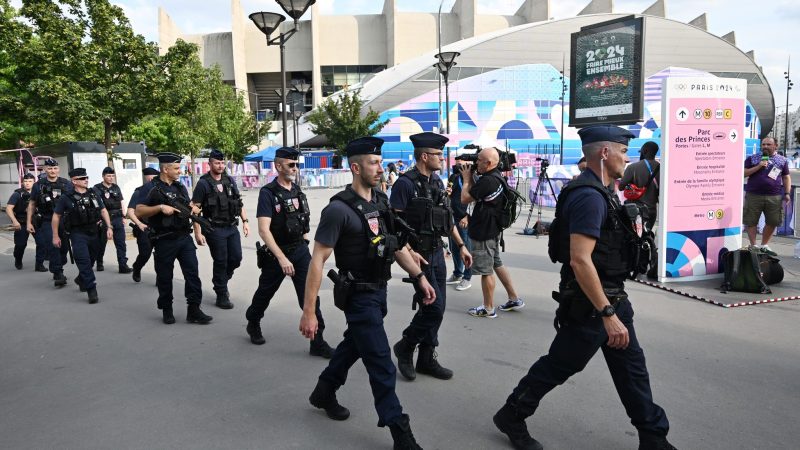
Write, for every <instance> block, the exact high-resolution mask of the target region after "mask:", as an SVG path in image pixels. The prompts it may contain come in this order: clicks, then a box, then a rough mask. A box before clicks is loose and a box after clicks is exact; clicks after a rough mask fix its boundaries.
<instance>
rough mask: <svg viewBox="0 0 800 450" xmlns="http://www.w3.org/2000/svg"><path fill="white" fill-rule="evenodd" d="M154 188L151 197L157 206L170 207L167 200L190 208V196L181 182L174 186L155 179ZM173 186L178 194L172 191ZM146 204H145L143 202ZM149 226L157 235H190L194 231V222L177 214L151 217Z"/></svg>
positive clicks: (159, 214) (176, 182) (175, 183)
mask: <svg viewBox="0 0 800 450" xmlns="http://www.w3.org/2000/svg"><path fill="white" fill-rule="evenodd" d="M152 183H153V188H152V189H151V190H150V194H149V195H151V196H153V198H154V200H155V201H156V202H157V204H164V205H168V204H169V202H168V201H167V199H171V200H175V201H178V202H180V203H182V204H184V205H186V207H188V206H189V194H188V192H186V189H185V188H183V185H182V184H180V182H179V181H175V182H174V183H173V184H172V185H167V184H166V183H164V182H163V181H162V180H161V179H160V178H153V181H152ZM172 186H176V187H177V188H178V192H175V191H174V190H173V189H172ZM143 203H144V202H143ZM149 225H150V226H151V227H152V228H153V230H154V232H155V233H156V234H163V233H175V232H180V233H190V232H191V230H192V222H191V220H190V218H189V217H180V216H179V215H178V214H177V213H175V214H172V215H170V216H167V215H165V214H161V213H158V214H155V215H153V216H151V217H150V219H149Z"/></svg>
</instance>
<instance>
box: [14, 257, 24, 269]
mask: <svg viewBox="0 0 800 450" xmlns="http://www.w3.org/2000/svg"><path fill="white" fill-rule="evenodd" d="M14 267H16V268H17V270H22V260H21V259H16V258H14Z"/></svg>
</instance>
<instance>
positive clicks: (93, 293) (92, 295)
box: [87, 287, 100, 303]
mask: <svg viewBox="0 0 800 450" xmlns="http://www.w3.org/2000/svg"><path fill="white" fill-rule="evenodd" d="M87 292H88V294H89V303H97V302H98V301H100V299H99V298H98V297H97V288H96V287H93V288H90V289H88V290H87Z"/></svg>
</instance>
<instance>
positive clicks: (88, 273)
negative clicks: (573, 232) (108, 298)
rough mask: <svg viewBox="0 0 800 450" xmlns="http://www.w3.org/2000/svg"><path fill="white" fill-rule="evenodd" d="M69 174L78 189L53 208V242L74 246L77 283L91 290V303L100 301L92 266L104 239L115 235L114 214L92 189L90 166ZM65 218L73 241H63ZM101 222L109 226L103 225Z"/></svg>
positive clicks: (84, 288) (106, 239)
mask: <svg viewBox="0 0 800 450" xmlns="http://www.w3.org/2000/svg"><path fill="white" fill-rule="evenodd" d="M69 177H70V178H71V179H72V184H73V186H74V189H73V190H72V191H71V192H69V193H67V194H65V195H62V196H61V198H59V200H58V203H57V204H56V206H55V208H54V209H53V220H52V221H51V226H52V228H53V245H54V246H55V247H57V248H61V247H64V246H67V245H71V246H72V254H73V256H74V258H75V265H77V266H78V273H79V274H78V276H77V277H76V278H75V284H77V285H78V288H79V289H80V290H81V292H86V293H87V295H88V296H89V303H97V302H98V297H97V283H96V279H95V276H94V272H93V271H92V266H93V265H94V258H95V255H97V254H98V251H99V250H98V247H99V246H100V245H101V244H100V242H101V241H102V242H106V241H108V240H110V239H112V238H113V237H114V235H113V232H112V231H111V217H109V214H108V211H107V210H106V208H105V204H103V199H102V197H101V196H100V194H98V193H97V191H95V190H93V189H89V176H88V175H87V174H86V169H84V168H82V167H77V168H75V169H72V170H70V171H69ZM62 217H63V218H64V224H63V228H64V230H65V231H66V234H67V236H68V238H69V243H65V242H62V240H61V237H60V236H59V233H58V230H59V225H60V224H61V219H62ZM101 223H102V224H104V225H105V227H102V226H101Z"/></svg>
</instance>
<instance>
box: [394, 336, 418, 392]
mask: <svg viewBox="0 0 800 450" xmlns="http://www.w3.org/2000/svg"><path fill="white" fill-rule="evenodd" d="M392 348H393V349H394V356H396V357H397V368H398V369H399V370H400V374H401V375H403V378H405V379H406V380H408V381H414V379H415V378H417V372H416V371H414V349H415V348H416V344H412V343H411V342H410V341H409V340H408V339H406V337H405V336H403V339H400V340H399V341H397V343H396V344H394V347H392Z"/></svg>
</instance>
